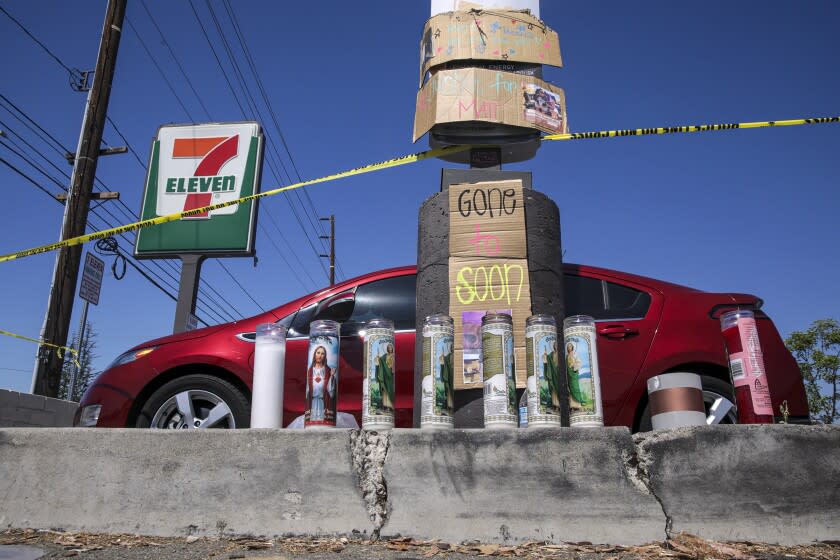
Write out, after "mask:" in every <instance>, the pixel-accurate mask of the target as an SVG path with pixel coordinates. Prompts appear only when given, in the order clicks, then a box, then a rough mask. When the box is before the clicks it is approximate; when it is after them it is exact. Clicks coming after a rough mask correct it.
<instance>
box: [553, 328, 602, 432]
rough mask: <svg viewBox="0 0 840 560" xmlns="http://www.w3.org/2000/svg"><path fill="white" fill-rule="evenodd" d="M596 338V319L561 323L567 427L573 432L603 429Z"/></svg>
mask: <svg viewBox="0 0 840 560" xmlns="http://www.w3.org/2000/svg"><path fill="white" fill-rule="evenodd" d="M596 336H597V335H596V332H595V319H593V318H592V317H590V316H588V315H573V316H571V317H567V318H566V320H565V321H563V346H564V348H565V350H566V376H567V379H568V383H569V425H570V426H571V427H573V428H597V427H600V426H603V425H604V412H603V408H602V405H601V376H600V374H599V372H598V346H597V344H596Z"/></svg>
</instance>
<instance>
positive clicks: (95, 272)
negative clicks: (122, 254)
mask: <svg viewBox="0 0 840 560" xmlns="http://www.w3.org/2000/svg"><path fill="white" fill-rule="evenodd" d="M104 273H105V261H103V260H102V259H100V258H99V257H96V256H94V255H92V254H91V253H87V254H86V255H85V269H84V272H82V283H81V285H79V297H80V298H82V299H83V300H85V301H87V302H89V303H92V304H93V305H99V292H100V291H101V290H102V276H103V275H104Z"/></svg>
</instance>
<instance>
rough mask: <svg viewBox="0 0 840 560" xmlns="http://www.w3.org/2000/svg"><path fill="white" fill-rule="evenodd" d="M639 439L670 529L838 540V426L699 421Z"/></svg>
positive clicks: (718, 535)
mask: <svg viewBox="0 0 840 560" xmlns="http://www.w3.org/2000/svg"><path fill="white" fill-rule="evenodd" d="M634 440H635V444H636V448H637V450H638V460H639V463H640V466H641V469H640V471H641V472H642V473H643V474H642V478H643V479H646V484H647V485H648V486H649V488H650V489H651V491H652V492H653V493H654V494H655V495H656V497H657V499H658V500H659V502H660V503H661V504H662V507H663V510H664V512H665V513H666V516H667V518H668V520H669V528H668V529H669V531H671V532H672V533H676V532H680V531H685V532H688V533H691V534H694V535H698V536H700V537H705V538H709V539H716V540H750V541H761V542H770V543H779V544H800V543H808V542H811V541H816V540H836V539H838V538H840V426H794V425H775V426H712V427H706V426H700V427H694V428H679V429H676V430H663V431H661V432H648V433H644V434H636V435H635V436H634Z"/></svg>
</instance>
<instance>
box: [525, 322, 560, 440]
mask: <svg viewBox="0 0 840 560" xmlns="http://www.w3.org/2000/svg"><path fill="white" fill-rule="evenodd" d="M560 359H561V358H560V355H559V353H558V351H557V327H555V326H553V325H547V324H537V325H530V326H528V327H526V328H525V360H526V364H527V367H526V370H527V374H528V378H527V383H526V391H527V392H528V424H530V425H541V424H543V425H553V426H559V425H560V373H559V372H560Z"/></svg>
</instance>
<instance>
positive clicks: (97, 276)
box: [67, 253, 105, 400]
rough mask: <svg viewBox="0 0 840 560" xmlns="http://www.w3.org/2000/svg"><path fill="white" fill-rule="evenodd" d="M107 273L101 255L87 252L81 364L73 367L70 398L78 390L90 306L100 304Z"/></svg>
mask: <svg viewBox="0 0 840 560" xmlns="http://www.w3.org/2000/svg"><path fill="white" fill-rule="evenodd" d="M104 273H105V262H104V261H103V260H102V259H100V258H99V257H97V256H95V255H93V254H91V253H87V254H86V255H85V268H84V271H83V272H82V282H81V284H79V297H80V298H82V299H83V300H85V303H84V305H83V306H82V320H81V322H80V323H79V342H78V344H77V346H76V352H77V353H78V354H77V355H78V357H79V365H77V366H76V367H74V368H73V375H72V376H71V377H70V387H69V389H68V391H67V398H68V400H72V399H73V393H74V391H75V390H76V380H77V379H78V377H79V374H81V373H82V372H81V358H82V342H84V340H85V330H86V329H87V316H88V306H89V305H90V304H91V303H92V304H93V305H99V293H100V292H101V291H102V276H103V275H104Z"/></svg>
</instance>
